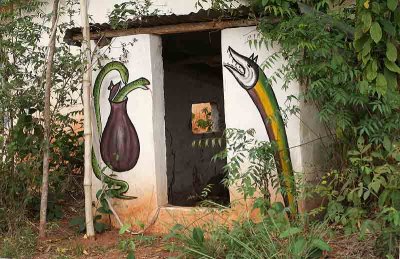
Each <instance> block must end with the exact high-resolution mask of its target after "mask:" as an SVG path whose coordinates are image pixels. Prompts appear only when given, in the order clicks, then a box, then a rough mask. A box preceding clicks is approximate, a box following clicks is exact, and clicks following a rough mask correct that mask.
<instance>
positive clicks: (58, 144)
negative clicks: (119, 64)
mask: <svg viewBox="0 0 400 259" xmlns="http://www.w3.org/2000/svg"><path fill="white" fill-rule="evenodd" d="M76 3H77V1H74V0H68V1H66V4H65V5H62V6H61V7H60V12H59V13H60V16H66V17H69V18H70V20H69V21H67V22H60V23H59V25H58V30H59V32H61V33H62V32H63V31H64V30H65V28H67V27H68V26H73V22H72V16H73V15H74V13H75V11H74V5H75V4H76ZM1 5H2V7H5V8H4V9H2V12H1V13H0V23H1V26H0V35H1V37H0V223H1V224H0V226H1V227H0V232H3V231H5V232H7V231H12V230H14V229H15V228H16V227H17V226H18V225H19V222H20V221H24V217H26V216H30V217H36V216H37V215H38V211H39V207H40V186H41V177H42V159H43V155H42V144H43V142H44V141H47V140H44V139H43V126H42V125H43V115H42V113H43V106H44V103H43V100H44V99H43V96H44V71H45V59H46V53H47V47H46V46H43V44H41V43H40V41H41V38H42V37H46V36H45V34H44V33H49V32H50V28H48V27H46V26H44V24H47V23H48V22H49V19H50V15H48V14H46V13H44V12H43V11H42V9H44V8H45V7H46V6H45V4H44V3H43V2H41V1H37V0H33V1H15V0H9V1H5V2H3V3H2V4H1ZM11 5H12V6H13V8H7V6H11ZM61 18H62V17H61ZM59 20H60V21H61V20H63V19H59ZM64 20H65V19H64ZM66 20H68V19H66ZM55 53H56V54H55V57H54V73H53V76H52V93H53V94H52V107H51V108H52V111H51V120H52V128H51V139H50V152H51V157H50V168H51V172H50V180H49V182H50V185H49V207H48V218H49V219H50V220H51V219H57V218H60V217H61V216H62V210H61V207H60V205H59V204H58V201H59V200H60V199H64V198H65V195H66V194H67V193H69V192H70V193H71V194H74V193H79V192H76V189H75V186H76V182H77V179H76V178H77V177H80V172H81V168H82V164H83V149H82V140H81V139H82V132H78V131H76V130H75V129H76V128H80V125H81V122H80V121H79V120H77V119H76V118H78V116H79V115H80V113H81V112H80V111H73V112H68V111H67V110H66V108H68V107H71V106H73V105H76V104H79V101H80V100H79V97H80V91H79V85H80V83H81V81H80V80H81V76H80V75H81V74H80V73H79V72H78V73H77V71H80V69H79V68H80V67H82V64H81V58H80V53H79V51H78V54H72V51H71V48H70V47H69V46H68V45H66V44H65V43H64V42H63V41H62V37H60V36H58V37H57V49H56V51H55ZM15 215H17V216H15Z"/></svg>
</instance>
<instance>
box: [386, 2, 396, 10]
mask: <svg viewBox="0 0 400 259" xmlns="http://www.w3.org/2000/svg"><path fill="white" fill-rule="evenodd" d="M387 7H388V8H389V10H390V11H394V10H396V8H397V0H387Z"/></svg>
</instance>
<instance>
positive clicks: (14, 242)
mask: <svg viewBox="0 0 400 259" xmlns="http://www.w3.org/2000/svg"><path fill="white" fill-rule="evenodd" d="M35 249H36V233H35V231H34V230H32V229H31V227H29V226H27V225H21V226H19V229H18V231H16V232H14V233H12V234H11V235H8V236H4V237H1V238H0V257H2V258H29V257H31V256H32V254H33V253H34V252H35Z"/></svg>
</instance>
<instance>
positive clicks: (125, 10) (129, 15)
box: [108, 0, 159, 29]
mask: <svg viewBox="0 0 400 259" xmlns="http://www.w3.org/2000/svg"><path fill="white" fill-rule="evenodd" d="M151 5H152V1H151V0H142V1H132V0H130V1H125V2H122V3H120V4H115V5H114V9H113V10H112V11H111V13H110V14H109V15H108V18H109V23H110V25H111V27H112V28H113V29H117V28H127V26H128V24H129V20H135V19H140V17H142V16H149V15H157V14H158V13H159V10H158V9H154V10H152V11H150V9H151Z"/></svg>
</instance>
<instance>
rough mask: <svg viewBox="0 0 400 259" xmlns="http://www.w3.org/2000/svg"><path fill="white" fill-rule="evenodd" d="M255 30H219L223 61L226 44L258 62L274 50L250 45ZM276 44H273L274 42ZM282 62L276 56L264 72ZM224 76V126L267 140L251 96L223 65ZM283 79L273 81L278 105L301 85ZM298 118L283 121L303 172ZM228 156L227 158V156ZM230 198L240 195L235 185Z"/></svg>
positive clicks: (293, 157)
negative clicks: (249, 130)
mask: <svg viewBox="0 0 400 259" xmlns="http://www.w3.org/2000/svg"><path fill="white" fill-rule="evenodd" d="M257 34H258V32H257V30H256V27H241V28H231V29H225V30H223V31H222V35H221V41H222V42H221V47H222V62H223V63H225V62H227V63H230V62H231V58H230V57H229V54H228V52H227V50H228V47H232V48H233V49H234V50H235V51H237V52H238V53H240V54H242V55H245V56H250V55H251V54H253V53H254V54H255V55H258V64H259V65H260V64H262V62H263V61H264V60H265V59H266V58H267V57H269V56H270V55H272V54H273V53H275V52H276V51H277V50H278V49H277V47H275V48H270V49H268V50H267V49H266V48H265V47H264V46H262V47H261V49H260V48H257V49H255V48H250V46H249V43H248V40H249V39H253V38H254V36H255V35H257ZM275 46H276V45H275ZM283 63H284V60H283V59H278V60H277V61H276V62H275V64H274V66H273V68H272V69H265V70H264V72H265V75H266V76H267V77H271V76H272V74H273V73H274V72H275V71H276V69H278V68H279V67H281V65H282V64H283ZM223 78H224V100H225V123H226V128H236V129H244V130H247V129H255V131H256V139H257V140H261V141H266V140H267V141H268V140H269V139H268V135H267V132H266V129H265V126H264V123H263V121H262V119H261V116H260V115H259V112H258V110H257V108H256V106H255V105H254V103H253V101H252V100H251V98H250V96H249V95H248V93H247V92H246V90H244V89H243V88H242V87H241V86H240V85H239V84H238V82H237V81H236V79H235V78H234V77H233V76H232V74H231V73H230V72H229V71H228V70H227V69H225V68H223ZM282 85H283V81H282V80H281V79H279V78H277V82H276V83H273V85H272V88H273V90H274V92H275V95H276V98H277V100H278V103H279V106H280V107H281V109H282V108H285V107H286V106H287V104H286V103H285V102H286V100H287V96H289V95H294V96H298V95H299V91H300V86H299V84H298V83H296V82H293V83H292V84H291V85H290V87H289V89H287V90H284V89H282ZM300 124H301V123H300V120H299V118H298V117H296V116H294V115H290V116H289V117H288V121H287V125H286V134H287V138H288V142H289V148H291V149H290V155H291V160H292V165H293V170H294V171H295V172H302V171H303V166H302V153H301V148H300V147H299V145H300V144H301V132H300ZM228 159H229V158H228ZM230 191H231V200H235V199H239V198H240V195H239V194H238V193H237V192H236V190H235V188H231V190H230ZM274 194H275V192H273V191H272V197H273V199H275V198H277V197H276V196H275V195H274Z"/></svg>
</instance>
